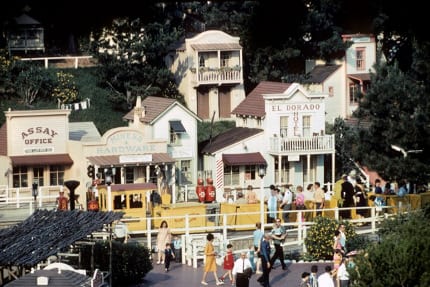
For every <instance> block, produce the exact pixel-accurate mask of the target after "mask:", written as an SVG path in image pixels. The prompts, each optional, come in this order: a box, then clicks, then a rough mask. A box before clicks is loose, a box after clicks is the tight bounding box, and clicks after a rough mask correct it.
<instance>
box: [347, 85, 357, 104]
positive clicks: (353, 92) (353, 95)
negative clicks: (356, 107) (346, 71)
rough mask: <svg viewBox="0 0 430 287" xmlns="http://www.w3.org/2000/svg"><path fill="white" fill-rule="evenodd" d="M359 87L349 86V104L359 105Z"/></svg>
mask: <svg viewBox="0 0 430 287" xmlns="http://www.w3.org/2000/svg"><path fill="white" fill-rule="evenodd" d="M358 92H359V86H358V85H356V84H355V83H351V84H349V103H350V104H358Z"/></svg>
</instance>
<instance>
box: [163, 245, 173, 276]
mask: <svg viewBox="0 0 430 287" xmlns="http://www.w3.org/2000/svg"><path fill="white" fill-rule="evenodd" d="M172 258H175V254H174V253H173V250H172V247H171V245H170V243H166V249H164V268H165V269H164V270H165V271H166V272H169V268H170V261H171V260H172Z"/></svg>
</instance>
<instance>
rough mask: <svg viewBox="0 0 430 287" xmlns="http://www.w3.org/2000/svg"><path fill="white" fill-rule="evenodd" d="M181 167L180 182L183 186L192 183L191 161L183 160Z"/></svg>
mask: <svg viewBox="0 0 430 287" xmlns="http://www.w3.org/2000/svg"><path fill="white" fill-rule="evenodd" d="M179 166H180V167H181V175H180V176H181V178H180V179H179V182H180V183H181V184H183V183H189V182H192V179H193V178H192V177H191V160H182V161H181V162H180V165H179Z"/></svg>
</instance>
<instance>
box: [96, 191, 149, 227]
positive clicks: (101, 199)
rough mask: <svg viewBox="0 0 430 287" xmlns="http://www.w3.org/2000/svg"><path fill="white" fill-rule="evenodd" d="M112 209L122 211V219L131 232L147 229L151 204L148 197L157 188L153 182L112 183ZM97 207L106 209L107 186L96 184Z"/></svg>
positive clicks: (107, 207)
mask: <svg viewBox="0 0 430 287" xmlns="http://www.w3.org/2000/svg"><path fill="white" fill-rule="evenodd" d="M110 189H111V201H112V202H111V206H112V211H121V212H124V213H125V215H124V216H123V219H124V221H125V222H126V223H127V227H128V230H129V231H131V232H136V231H145V230H147V219H146V218H147V216H151V206H150V204H149V203H148V200H147V199H148V198H149V195H150V193H151V192H152V190H157V185H155V184H154V183H136V184H112V185H111V186H110ZM98 203H99V209H100V210H102V211H107V210H108V209H109V206H108V186H106V185H101V186H98Z"/></svg>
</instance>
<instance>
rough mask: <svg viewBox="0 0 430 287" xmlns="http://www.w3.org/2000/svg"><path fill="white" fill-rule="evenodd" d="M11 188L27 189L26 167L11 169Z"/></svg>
mask: <svg viewBox="0 0 430 287" xmlns="http://www.w3.org/2000/svg"><path fill="white" fill-rule="evenodd" d="M13 187H28V174H27V167H24V166H17V167H14V168H13Z"/></svg>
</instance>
